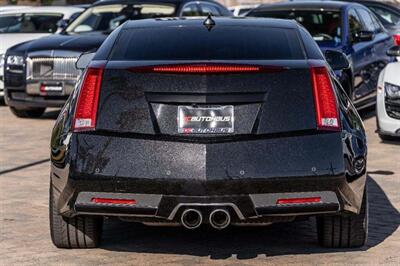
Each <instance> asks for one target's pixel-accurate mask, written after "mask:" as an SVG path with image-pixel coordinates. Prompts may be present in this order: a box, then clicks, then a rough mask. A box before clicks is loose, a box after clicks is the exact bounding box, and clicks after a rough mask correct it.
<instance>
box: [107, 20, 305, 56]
mask: <svg viewBox="0 0 400 266" xmlns="http://www.w3.org/2000/svg"><path fill="white" fill-rule="evenodd" d="M304 57H305V56H304V52H303V49H302V46H301V44H300V41H299V37H298V35H297V32H296V30H295V29H284V28H263V27H234V26H232V27H218V25H217V26H215V27H214V28H213V29H212V30H211V31H208V30H207V29H206V28H205V27H204V28H199V27H184V28H181V27H180V28H177V27H171V28H145V29H127V30H123V31H122V32H121V36H120V38H119V39H118V41H117V43H116V45H115V46H114V51H113V52H112V54H111V60H116V61H117V60H118V61H120V60H121V61H124V60H129V61H130V60H287V59H290V60H293V59H305V58H304Z"/></svg>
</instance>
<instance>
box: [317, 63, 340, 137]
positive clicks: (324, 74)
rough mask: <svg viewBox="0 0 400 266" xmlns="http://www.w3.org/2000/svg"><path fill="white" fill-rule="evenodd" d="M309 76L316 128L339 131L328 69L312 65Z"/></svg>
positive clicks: (337, 113)
mask: <svg viewBox="0 0 400 266" xmlns="http://www.w3.org/2000/svg"><path fill="white" fill-rule="evenodd" d="M311 77H312V83H313V92H314V104H315V113H316V118H317V127H318V129H326V130H334V131H339V130H340V125H339V112H338V108H337V104H336V98H335V94H334V92H333V87H332V83H331V79H330V77H329V74H328V70H327V69H326V68H325V67H312V68H311Z"/></svg>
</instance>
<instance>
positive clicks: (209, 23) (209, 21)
mask: <svg viewBox="0 0 400 266" xmlns="http://www.w3.org/2000/svg"><path fill="white" fill-rule="evenodd" d="M203 25H204V26H205V27H206V28H207V30H208V31H211V30H212V28H213V27H214V26H215V21H214V20H213V19H212V17H211V13H208V16H207V18H206V20H204V22H203Z"/></svg>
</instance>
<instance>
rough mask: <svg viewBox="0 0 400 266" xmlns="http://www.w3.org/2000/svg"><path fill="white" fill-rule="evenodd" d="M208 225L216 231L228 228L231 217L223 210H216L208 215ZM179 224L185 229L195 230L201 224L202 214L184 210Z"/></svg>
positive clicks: (193, 210) (194, 210) (192, 210)
mask: <svg viewBox="0 0 400 266" xmlns="http://www.w3.org/2000/svg"><path fill="white" fill-rule="evenodd" d="M209 222H210V225H211V226H212V227H213V228H215V229H218V230H221V229H224V228H226V227H228V225H229V224H230V223H231V215H230V214H229V212H228V211H227V210H225V209H216V210H213V211H212V212H211V213H210V216H209ZM181 223H182V225H183V226H184V227H185V228H187V229H196V228H198V227H199V226H200V225H201V224H202V223H203V214H202V213H201V212H200V211H199V210H196V209H186V210H184V211H183V213H182V216H181Z"/></svg>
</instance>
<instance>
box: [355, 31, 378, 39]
mask: <svg viewBox="0 0 400 266" xmlns="http://www.w3.org/2000/svg"><path fill="white" fill-rule="evenodd" d="M374 35H375V34H374V32H372V31H366V30H362V31H359V32H356V33H355V34H354V36H353V37H354V40H355V41H356V42H369V41H372V40H373V39H374Z"/></svg>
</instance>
